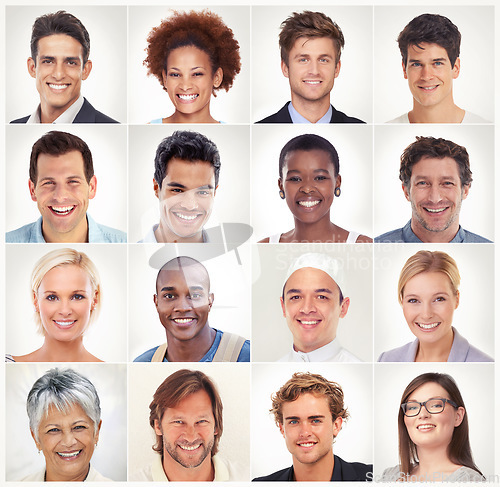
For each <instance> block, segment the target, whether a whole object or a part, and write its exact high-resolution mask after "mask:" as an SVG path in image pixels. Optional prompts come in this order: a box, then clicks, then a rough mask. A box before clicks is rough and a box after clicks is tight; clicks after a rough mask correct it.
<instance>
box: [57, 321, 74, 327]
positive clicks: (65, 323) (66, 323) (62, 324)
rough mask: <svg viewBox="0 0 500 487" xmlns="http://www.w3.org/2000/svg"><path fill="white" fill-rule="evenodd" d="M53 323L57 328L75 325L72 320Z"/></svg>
mask: <svg viewBox="0 0 500 487" xmlns="http://www.w3.org/2000/svg"><path fill="white" fill-rule="evenodd" d="M54 323H55V324H56V325H58V326H62V327H68V326H71V325H73V324H74V323H76V320H72V321H55V320H54Z"/></svg>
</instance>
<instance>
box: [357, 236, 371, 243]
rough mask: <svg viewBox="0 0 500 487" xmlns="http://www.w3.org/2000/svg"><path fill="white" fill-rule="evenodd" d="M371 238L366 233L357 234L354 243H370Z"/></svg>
mask: <svg viewBox="0 0 500 487" xmlns="http://www.w3.org/2000/svg"><path fill="white" fill-rule="evenodd" d="M372 242H373V238H370V237H368V236H366V235H359V236H358V238H357V239H356V243H372Z"/></svg>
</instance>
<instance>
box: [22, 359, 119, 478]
mask: <svg viewBox="0 0 500 487" xmlns="http://www.w3.org/2000/svg"><path fill="white" fill-rule="evenodd" d="M26 410H27V412H28V417H29V424H30V430H31V436H32V437H33V440H34V441H35V444H36V447H37V449H38V452H39V453H40V452H43V455H44V456H45V468H44V469H43V470H41V471H39V472H37V473H35V474H31V475H28V476H27V477H25V478H24V479H22V480H23V481H30V482H34V481H38V482H43V481H47V482H48V481H65V482H68V481H79V482H92V481H110V480H111V479H107V478H105V477H103V476H102V475H101V474H100V473H99V472H97V471H96V470H95V469H94V468H93V467H92V466H91V465H90V459H91V458H92V455H93V453H94V449H95V448H96V447H97V443H98V441H99V431H100V429H101V423H102V421H101V406H100V401H99V396H98V395H97V391H96V389H95V387H94V385H93V384H92V382H90V381H89V380H88V379H87V378H86V377H84V376H83V375H81V374H79V373H78V372H75V371H74V370H71V369H65V370H61V369H57V368H56V369H51V370H49V371H48V372H46V373H45V374H44V375H43V376H42V377H40V378H39V379H38V380H37V381H36V382H35V384H34V385H33V387H32V388H31V391H30V392H29V394H28V400H27V404H26Z"/></svg>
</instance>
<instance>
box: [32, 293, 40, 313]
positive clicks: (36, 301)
mask: <svg viewBox="0 0 500 487" xmlns="http://www.w3.org/2000/svg"><path fill="white" fill-rule="evenodd" d="M33 306H34V307H35V311H36V312H37V313H40V306H39V305H38V296H37V295H36V293H35V292H33Z"/></svg>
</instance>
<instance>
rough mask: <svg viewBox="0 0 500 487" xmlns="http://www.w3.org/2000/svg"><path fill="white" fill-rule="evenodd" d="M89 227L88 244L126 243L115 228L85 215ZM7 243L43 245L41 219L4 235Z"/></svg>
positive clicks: (125, 235) (125, 236)
mask: <svg viewBox="0 0 500 487" xmlns="http://www.w3.org/2000/svg"><path fill="white" fill-rule="evenodd" d="M87 223H88V226H89V243H126V242H127V234H126V233H125V232H122V231H121V230H117V229H116V228H111V227H107V226H105V225H99V223H96V222H95V221H94V219H93V218H92V217H91V216H90V215H89V214H88V213H87ZM5 241H6V242H7V243H45V239H44V238H43V233H42V217H40V218H39V219H38V220H37V221H36V222H33V223H28V224H27V225H24V227H21V228H18V229H17V230H12V231H11V232H7V233H6V234H5Z"/></svg>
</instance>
